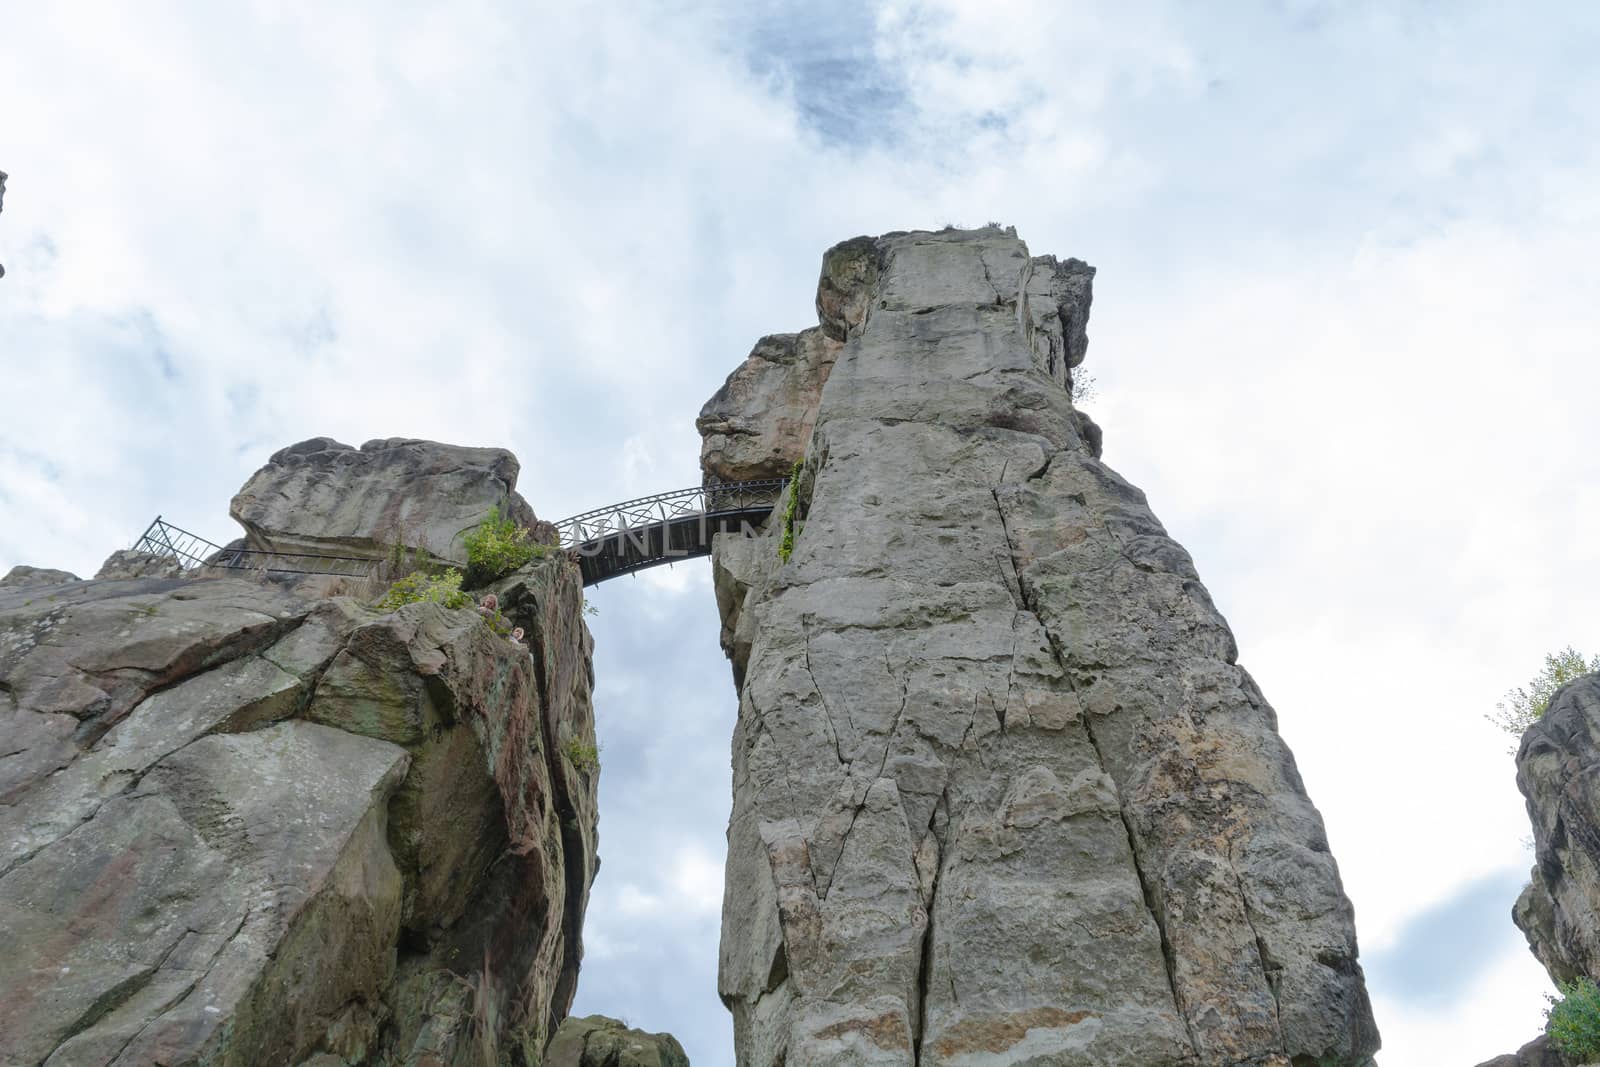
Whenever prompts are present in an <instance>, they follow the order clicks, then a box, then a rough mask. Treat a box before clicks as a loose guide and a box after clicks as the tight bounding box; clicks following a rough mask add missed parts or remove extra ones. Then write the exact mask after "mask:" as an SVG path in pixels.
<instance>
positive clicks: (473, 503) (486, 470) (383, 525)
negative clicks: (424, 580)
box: [229, 437, 536, 564]
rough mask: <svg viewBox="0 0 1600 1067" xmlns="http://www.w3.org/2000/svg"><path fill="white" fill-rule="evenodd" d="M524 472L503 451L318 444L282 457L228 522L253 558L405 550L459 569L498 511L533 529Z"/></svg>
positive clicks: (389, 443)
mask: <svg viewBox="0 0 1600 1067" xmlns="http://www.w3.org/2000/svg"><path fill="white" fill-rule="evenodd" d="M520 469H521V468H520V465H519V464H518V463H517V458H516V457H515V456H513V455H512V454H511V453H510V452H507V451H506V450H505V449H503V448H464V447H460V446H457V445H444V444H439V443H438V442H436V441H417V440H411V439H408V438H400V437H392V438H388V439H386V440H381V441H368V442H367V443H366V444H364V445H362V446H361V447H360V448H359V449H357V448H352V447H351V446H349V445H345V444H340V443H339V442H338V441H335V440H333V439H331V438H327V437H318V438H313V439H312V440H310V441H302V442H300V443H299V444H297V445H290V446H289V447H288V448H285V449H281V450H279V451H278V452H276V453H274V454H273V456H272V458H271V459H269V460H268V461H267V465H266V466H264V467H262V468H261V469H260V470H259V471H257V472H256V473H255V474H254V475H252V476H251V477H250V480H249V481H247V482H246V483H245V484H244V487H243V488H242V489H240V490H239V492H238V494H237V495H236V496H235V497H234V498H233V503H232V504H231V505H230V507H229V514H231V515H232V516H233V517H234V519H236V520H237V521H238V522H239V524H240V525H241V526H243V527H244V528H245V532H246V535H247V536H246V540H247V541H248V543H249V547H251V548H253V549H259V550H265V551H274V552H309V553H314V554H315V553H323V554H327V555H344V556H371V557H373V558H375V559H381V558H383V557H384V556H386V555H387V554H388V553H389V551H390V550H391V549H392V547H393V546H394V545H397V544H398V545H402V546H404V547H406V548H408V549H420V550H421V551H423V552H426V553H428V554H430V555H431V556H433V557H434V558H436V559H439V560H448V561H452V562H455V563H458V564H459V563H464V562H465V560H466V550H465V547H464V545H463V539H464V538H465V537H466V535H467V534H468V533H469V532H470V531H471V530H472V529H473V528H474V527H476V526H477V525H478V524H479V523H480V522H482V521H483V519H484V518H485V517H486V516H487V515H488V514H489V512H490V510H491V509H493V508H499V509H500V512H501V514H502V515H509V516H510V517H512V518H513V519H515V520H516V521H518V522H520V523H522V524H523V525H525V526H533V525H535V523H536V520H535V518H534V515H533V509H532V508H530V507H529V506H528V503H527V501H525V500H523V499H522V497H521V495H520V494H518V493H517V491H516V488H517V474H518V472H519V470H520Z"/></svg>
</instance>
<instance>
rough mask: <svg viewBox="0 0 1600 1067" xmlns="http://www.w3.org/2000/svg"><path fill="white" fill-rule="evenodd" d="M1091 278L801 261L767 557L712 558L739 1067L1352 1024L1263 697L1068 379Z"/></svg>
mask: <svg viewBox="0 0 1600 1067" xmlns="http://www.w3.org/2000/svg"><path fill="white" fill-rule="evenodd" d="M1091 278H1092V269H1091V268H1088V267H1087V266H1085V265H1084V264H1082V263H1079V262H1077V261H1074V260H1067V261H1064V262H1057V261H1056V260H1054V259H1053V258H1051V257H1041V258H1032V257H1030V256H1029V254H1028V251H1027V249H1026V247H1025V246H1024V245H1023V244H1022V242H1021V241H1019V240H1017V239H1016V238H1015V236H1014V235H1013V234H1011V233H1009V232H1007V231H1001V230H997V229H987V230H982V231H945V232H941V233H909V234H894V235H889V236H886V237H883V238H876V239H874V238H858V239H856V240H854V241H849V242H846V243H845V244H843V245H840V246H838V247H837V248H835V249H834V250H832V251H830V252H829V253H828V255H827V256H826V257H825V259H824V264H823V271H822V280H821V283H820V285H819V291H818V310H819V317H820V319H821V321H822V324H823V330H824V333H825V334H826V335H827V336H829V337H831V338H833V339H835V340H837V341H842V347H841V348H840V349H839V350H838V351H837V353H836V355H835V357H834V358H835V362H834V365H833V367H832V369H831V372H830V373H829V374H828V376H827V379H826V382H825V384H823V385H822V388H821V392H820V400H819V401H817V402H816V405H815V406H816V411H817V414H816V416H815V427H814V430H813V433H812V436H811V439H810V440H809V442H806V441H801V442H799V444H798V445H794V444H781V445H777V444H762V445H761V446H760V447H758V448H757V449H756V454H757V456H758V457H759V458H760V462H762V463H765V464H766V467H765V468H762V469H772V468H774V467H776V468H779V469H782V468H783V467H785V466H786V465H787V464H788V463H792V462H793V460H795V459H797V458H800V456H801V454H802V453H801V451H800V450H801V449H802V448H803V449H804V453H803V454H804V458H805V468H804V473H803V475H802V478H801V482H800V501H801V508H800V517H801V522H800V523H799V526H798V529H797V537H796V538H795V546H794V551H793V555H792V558H791V559H790V560H789V561H788V562H787V563H784V562H782V561H780V560H779V558H778V552H777V545H778V540H779V538H780V536H781V531H780V530H779V529H778V528H777V527H778V525H779V523H778V522H774V523H772V524H771V526H770V527H769V529H768V531H767V533H766V535H765V537H763V538H760V539H743V540H741V539H736V538H727V537H724V538H721V539H719V543H718V546H717V549H716V552H715V554H714V565H715V567H716V587H717V596H718V603H719V606H720V607H721V609H722V613H723V622H724V640H725V644H726V646H727V648H728V650H729V653H730V656H731V658H732V659H733V662H734V670H735V677H736V679H737V680H738V683H739V697H740V706H739V719H738V724H737V726H736V729H735V737H734V745H733V763H734V807H733V815H732V818H731V821H730V825H729V831H728V834H729V855H728V866H727V882H726V888H725V893H724V908H723V929H722V949H721V968H720V979H719V982H720V991H721V994H722V996H723V999H724V1001H725V1002H726V1003H727V1004H728V1005H729V1006H730V1008H731V1010H732V1012H733V1016H734V1027H735V1036H736V1043H737V1047H738V1058H739V1062H740V1063H741V1064H748V1065H751V1067H772V1065H776V1064H786V1065H787V1067H801V1065H809V1064H912V1063H918V1064H941V1065H947V1064H948V1065H956V1064H978V1063H983V1064H1047V1063H1048V1064H1052V1065H1073V1064H1083V1065H1089V1064H1094V1065H1099V1067H1110V1065H1130V1067H1131V1065H1139V1067H1160V1065H1179V1064H1183V1065H1200V1064H1206V1065H1210V1064H1218V1065H1220V1064H1230V1065H1235V1064H1253V1065H1267V1064H1273V1065H1280V1067H1283V1065H1288V1064H1291V1063H1292V1064H1293V1065H1294V1067H1301V1065H1303V1064H1311V1063H1340V1064H1344V1065H1358V1064H1366V1063H1369V1062H1370V1058H1371V1055H1372V1053H1373V1052H1374V1051H1375V1050H1376V1048H1377V1047H1378V1035H1377V1031H1376V1028H1375V1026H1374V1023H1373V1020H1372V1015H1371V1009H1370V1007H1369V1004H1368V1001H1367V995H1366V991H1365V988H1364V984H1363V979H1362V974H1361V968H1360V965H1359V963H1358V962H1357V953H1356V939H1355V931H1354V926H1353V919H1352V912H1351V907H1350V904H1349V902H1348V900H1347V899H1346V898H1345V896H1344V893H1343V890H1342V888H1341V884H1340V880H1339V875H1338V870H1337V867H1336V865H1335V863H1334V861H1333V857H1332V856H1331V855H1330V854H1329V851H1328V844H1327V839H1326V835H1325V833H1324V830H1323V826H1322V821H1321V819H1320V817H1319V816H1318V814H1317V812H1316V810H1315V808H1314V807H1313V806H1312V805H1311V802H1310V801H1309V800H1308V799H1307V797H1306V795H1305V790H1304V788H1303V785H1302V783H1301V781H1300V778H1299V775H1298V773H1297V772H1296V770H1295V766H1294V761H1293V758H1292V756H1291V755H1290V753H1289V752H1288V750H1287V748H1286V747H1285V746H1284V744H1283V741H1282V740H1281V738H1280V737H1279V736H1278V733H1277V729H1276V716H1275V714H1274V712H1273V711H1272V709H1271V708H1270V707H1269V706H1268V705H1267V703H1266V701H1265V699H1264V698H1263V697H1262V695H1261V693H1260V691H1259V689H1258V688H1257V687H1256V685H1255V683H1254V681H1253V680H1252V679H1251V678H1250V676H1249V675H1248V674H1247V673H1246V672H1245V671H1244V670H1243V668H1241V667H1240V666H1239V665H1238V664H1237V662H1236V660H1235V656H1236V649H1235V645H1234V641H1233V638H1232V635H1231V634H1230V632H1229V630H1228V627H1227V624H1226V623H1225V622H1224V621H1223V619H1222V618H1221V616H1220V615H1219V614H1218V613H1217V611H1216V608H1215V607H1214V606H1213V604H1212V603H1211V600H1210V598H1209V596H1208V595H1207V594H1206V591H1205V589H1204V587H1203V586H1202V585H1201V584H1200V582H1199V579H1198V577H1197V575H1196V573H1195V569H1194V565H1193V563H1192V562H1191V560H1190V559H1189V556H1188V554H1187V553H1186V552H1184V550H1183V549H1182V547H1181V546H1179V545H1177V544H1176V543H1175V542H1173V541H1172V540H1171V539H1170V538H1169V537H1168V536H1167V534H1166V532H1165V530H1164V529H1163V528H1162V527H1161V524H1160V523H1159V522H1158V521H1157V520H1156V518H1155V516H1154V515H1153V514H1151V512H1150V510H1149V508H1148V507H1147V506H1146V503H1145V500H1144V497H1143V494H1141V493H1140V492H1139V491H1138V490H1137V489H1135V488H1134V487H1132V486H1131V485H1129V484H1128V483H1127V482H1126V481H1124V480H1123V479H1122V478H1120V477H1119V476H1118V475H1117V474H1116V473H1115V472H1113V471H1112V470H1110V469H1109V468H1108V467H1106V466H1105V465H1104V464H1102V463H1101V462H1099V460H1098V458H1097V455H1098V451H1099V448H1098V431H1097V430H1096V429H1092V427H1093V424H1092V423H1090V422H1088V420H1086V419H1085V418H1083V417H1082V416H1081V414H1080V413H1079V412H1077V411H1076V410H1075V409H1074V408H1073V406H1072V403H1071V400H1070V396H1069V393H1068V390H1067V388H1064V386H1067V385H1068V383H1069V382H1070V371H1071V368H1072V367H1073V366H1074V365H1075V364H1076V363H1078V362H1079V361H1081V359H1082V358H1083V350H1084V346H1085V344H1086V334H1085V332H1084V323H1085V321H1086V319H1087V315H1088V304H1089V295H1090V281H1091ZM769 362H770V361H769ZM795 365H796V366H799V362H798V361H796V364H795ZM782 366H783V364H781V363H773V367H775V368H781V367H782ZM762 373H763V374H766V375H773V374H777V373H779V371H778V370H775V369H770V368H769V369H766V370H764V371H763V372H762ZM738 375H739V372H736V375H735V378H738ZM739 395H740V393H739V391H738V390H737V389H735V388H734V382H733V380H730V385H729V386H728V387H726V388H725V389H724V391H723V393H721V394H719V396H718V398H717V399H715V400H714V401H713V402H712V404H711V405H708V409H707V410H708V412H711V411H713V410H715V413H716V421H710V422H708V421H707V420H706V419H704V418H703V419H702V424H701V425H702V430H703V432H705V433H706V441H705V451H704V453H703V458H704V463H705V471H706V476H707V478H708V479H710V480H715V479H729V478H737V477H742V476H746V474H747V472H748V471H750V470H751V469H753V467H752V463H753V460H752V459H751V458H749V457H748V456H746V455H745V454H741V453H738V452H737V450H736V449H733V448H730V446H729V445H728V443H727V440H726V438H727V434H726V432H725V431H723V430H722V429H721V427H722V426H724V425H726V426H734V425H737V424H738V418H739V412H738V411H737V410H731V407H732V406H733V405H735V404H736V402H737V398H738V396H739ZM744 395H747V396H749V397H750V398H752V403H754V404H756V405H757V407H758V410H759V411H761V412H767V411H771V410H774V409H775V407H777V406H781V408H782V410H785V411H791V412H792V411H808V410H810V406H811V403H812V402H811V401H810V400H809V399H808V398H807V397H806V396H805V393H804V389H802V388H799V387H796V388H794V389H790V388H789V387H788V386H787V385H785V384H784V383H782V382H775V381H771V380H765V381H763V383H762V385H761V388H759V389H750V390H748V391H747V392H746V393H745V394H744ZM774 397H779V398H782V402H781V405H775V404H774V402H773V401H772V400H771V398H774ZM790 436H791V438H792V437H793V436H794V435H790ZM800 436H803V434H801V435H800ZM769 452H775V453H776V454H775V455H773V456H771V457H770V458H769V457H768V453H769Z"/></svg>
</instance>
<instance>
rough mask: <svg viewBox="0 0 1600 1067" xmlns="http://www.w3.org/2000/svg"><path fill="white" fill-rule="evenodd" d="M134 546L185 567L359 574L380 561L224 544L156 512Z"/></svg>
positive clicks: (367, 572) (343, 575)
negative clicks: (175, 523)
mask: <svg viewBox="0 0 1600 1067" xmlns="http://www.w3.org/2000/svg"><path fill="white" fill-rule="evenodd" d="M133 550H134V551H135V552H150V553H153V554H154V555H158V556H168V557H170V558H172V559H175V560H177V561H178V563H179V564H181V565H182V567H183V569H184V570H186V571H193V570H199V569H200V568H202V567H220V568H224V569H227V570H252V571H260V570H265V571H269V572H271V573H273V574H333V575H339V576H341V577H345V578H362V577H365V576H366V575H367V574H369V573H370V572H371V571H372V569H373V568H374V567H376V566H378V564H379V562H380V561H379V560H375V559H373V558H371V557H370V556H330V555H326V554H324V553H320V552H276V551H267V550H263V549H256V548H232V547H225V546H223V545H219V544H216V543H215V542H212V541H208V540H206V539H205V538H204V537H201V536H200V535H199V534H196V533H190V532H189V531H188V530H185V529H183V528H182V527H179V526H174V525H172V523H170V522H167V521H166V520H165V519H163V518H162V517H161V516H159V515H157V516H156V518H155V521H154V522H152V523H151V524H150V525H149V527H148V528H147V529H146V530H145V532H144V533H142V534H140V535H139V540H137V541H135V542H134V545H133Z"/></svg>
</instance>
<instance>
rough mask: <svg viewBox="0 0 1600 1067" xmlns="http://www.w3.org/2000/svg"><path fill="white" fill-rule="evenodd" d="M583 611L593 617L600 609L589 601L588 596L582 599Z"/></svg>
mask: <svg viewBox="0 0 1600 1067" xmlns="http://www.w3.org/2000/svg"><path fill="white" fill-rule="evenodd" d="M583 613H584V614H585V615H588V616H589V617H591V618H593V617H595V616H598V615H599V614H600V609H599V608H597V607H595V606H594V605H593V604H591V603H589V598H588V597H585V598H584V600H583Z"/></svg>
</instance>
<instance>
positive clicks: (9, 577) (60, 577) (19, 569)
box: [0, 563, 79, 589]
mask: <svg viewBox="0 0 1600 1067" xmlns="http://www.w3.org/2000/svg"><path fill="white" fill-rule="evenodd" d="M78 580H79V578H78V576H77V575H76V574H73V573H72V572H71V571H58V570H55V569H53V568H51V567H30V566H28V565H27V564H25V563H19V564H17V565H16V566H15V567H12V568H11V569H10V570H9V571H6V574H5V577H4V578H0V589H22V588H24V587H26V586H30V585H64V584H65V583H67V582H76V581H78Z"/></svg>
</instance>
